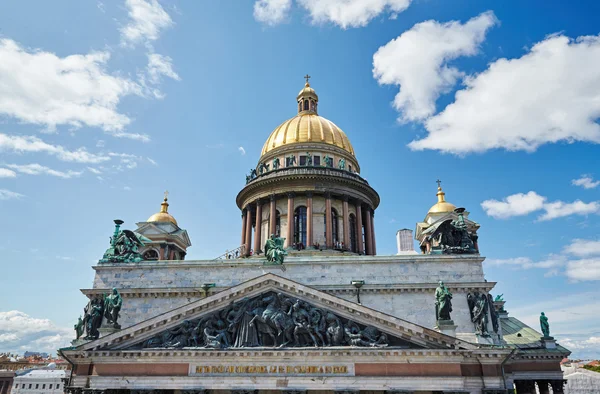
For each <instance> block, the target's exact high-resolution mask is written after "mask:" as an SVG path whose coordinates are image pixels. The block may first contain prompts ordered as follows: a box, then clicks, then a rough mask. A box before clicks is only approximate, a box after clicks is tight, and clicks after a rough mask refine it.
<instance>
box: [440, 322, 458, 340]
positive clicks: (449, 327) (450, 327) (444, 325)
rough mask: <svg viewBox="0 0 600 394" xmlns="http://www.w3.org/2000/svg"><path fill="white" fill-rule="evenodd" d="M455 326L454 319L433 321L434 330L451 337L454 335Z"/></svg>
mask: <svg viewBox="0 0 600 394" xmlns="http://www.w3.org/2000/svg"><path fill="white" fill-rule="evenodd" d="M456 327H458V326H457V325H456V324H454V320H438V321H437V322H436V323H435V330H436V331H438V332H441V333H442V334H445V335H449V336H451V337H456Z"/></svg>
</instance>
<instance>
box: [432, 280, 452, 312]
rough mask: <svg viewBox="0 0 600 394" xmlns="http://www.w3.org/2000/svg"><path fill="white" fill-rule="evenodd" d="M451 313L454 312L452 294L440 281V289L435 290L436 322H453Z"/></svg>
mask: <svg viewBox="0 0 600 394" xmlns="http://www.w3.org/2000/svg"><path fill="white" fill-rule="evenodd" d="M450 312H452V293H450V290H448V288H447V287H446V286H445V285H444V282H442V281H441V280H440V282H439V286H438V288H437V289H435V319H436V321H442V320H451V318H450Z"/></svg>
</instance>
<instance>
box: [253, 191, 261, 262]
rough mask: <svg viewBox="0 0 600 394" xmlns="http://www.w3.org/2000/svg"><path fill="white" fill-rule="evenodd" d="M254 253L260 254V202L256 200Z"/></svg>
mask: <svg viewBox="0 0 600 394" xmlns="http://www.w3.org/2000/svg"><path fill="white" fill-rule="evenodd" d="M254 237H255V238H254V253H255V254H260V252H261V249H262V245H261V244H260V243H261V242H262V202H261V201H260V198H259V199H258V200H256V222H255V223H254Z"/></svg>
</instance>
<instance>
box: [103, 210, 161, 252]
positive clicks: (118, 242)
mask: <svg viewBox="0 0 600 394" xmlns="http://www.w3.org/2000/svg"><path fill="white" fill-rule="evenodd" d="M114 222H115V232H114V234H113V236H112V237H110V247H109V248H108V249H107V250H106V252H104V256H102V259H101V260H100V263H137V262H140V261H142V260H143V257H142V255H141V254H140V252H139V247H140V246H144V245H145V244H146V243H147V242H151V241H150V240H149V239H148V238H146V237H144V236H143V235H141V234H138V233H134V232H133V231H131V230H121V224H123V221H122V220H119V219H116V220H115V221H114Z"/></svg>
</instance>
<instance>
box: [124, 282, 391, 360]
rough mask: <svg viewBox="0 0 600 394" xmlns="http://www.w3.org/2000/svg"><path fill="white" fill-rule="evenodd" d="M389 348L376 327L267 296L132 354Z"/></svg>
mask: <svg viewBox="0 0 600 394" xmlns="http://www.w3.org/2000/svg"><path fill="white" fill-rule="evenodd" d="M387 345H388V338H387V336H386V335H385V334H384V333H382V332H380V331H379V330H377V329H376V328H375V327H366V328H362V327H361V326H359V325H358V324H356V323H354V322H352V321H347V320H345V319H342V318H340V317H338V316H336V315H334V314H333V313H331V312H328V311H324V310H322V309H320V308H317V307H314V306H312V305H310V304H308V303H307V302H305V301H302V300H298V299H294V298H291V297H288V296H285V295H283V294H281V293H275V292H269V293H267V294H263V295H260V296H257V297H254V298H251V299H249V298H245V299H243V300H242V301H240V302H238V303H235V304H232V305H230V306H229V307H227V308H225V309H223V310H220V311H218V312H214V313H212V314H210V315H208V316H203V317H201V318H199V319H196V320H185V321H184V322H183V323H182V324H180V325H179V326H177V327H175V328H172V329H169V330H166V331H164V332H163V333H161V334H160V335H158V336H155V337H153V338H151V339H149V340H146V341H144V342H143V343H140V344H138V345H136V346H134V347H136V348H140V347H141V348H183V347H205V348H216V349H223V348H245V347H258V346H265V347H306V346H314V347H321V346H371V347H376V346H377V347H383V346H387Z"/></svg>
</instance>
